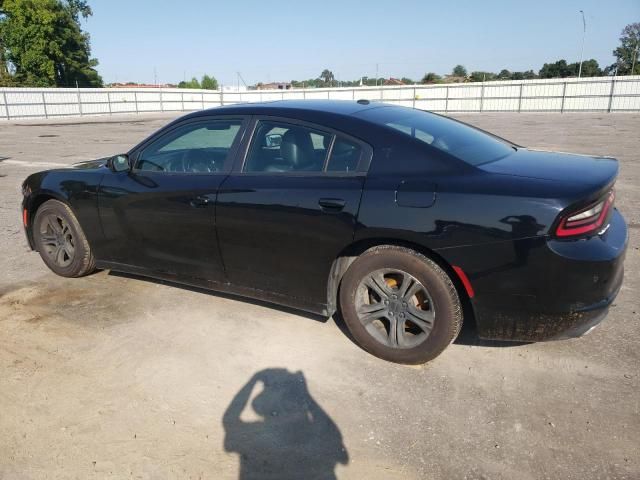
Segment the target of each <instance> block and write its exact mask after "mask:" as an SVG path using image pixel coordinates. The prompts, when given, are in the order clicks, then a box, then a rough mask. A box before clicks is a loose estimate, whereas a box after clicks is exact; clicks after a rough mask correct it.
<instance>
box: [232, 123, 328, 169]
mask: <svg viewBox="0 0 640 480" xmlns="http://www.w3.org/2000/svg"><path fill="white" fill-rule="evenodd" d="M331 137H332V135H331V134H328V133H324V132H320V131H317V130H313V129H311V128H307V127H303V126H300V125H291V124H287V123H282V122H271V121H260V122H258V125H257V126H256V130H255V134H254V135H253V140H252V142H251V146H250V147H249V152H248V154H247V158H246V160H245V164H244V168H243V171H244V172H272V173H283V172H321V171H322V169H323V167H324V163H325V160H326V157H327V149H328V147H329V144H330V143H331Z"/></svg>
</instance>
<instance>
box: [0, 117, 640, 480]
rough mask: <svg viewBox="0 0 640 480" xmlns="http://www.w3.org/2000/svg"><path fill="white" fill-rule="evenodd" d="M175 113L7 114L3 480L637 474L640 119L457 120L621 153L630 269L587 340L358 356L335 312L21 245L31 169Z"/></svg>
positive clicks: (568, 147)
mask: <svg viewBox="0 0 640 480" xmlns="http://www.w3.org/2000/svg"><path fill="white" fill-rule="evenodd" d="M169 118H170V117H168V116H166V115H165V116H156V117H124V118H116V117H113V118H111V119H105V118H94V119H92V123H77V122H78V120H75V121H66V122H63V123H59V124H54V123H52V122H34V121H31V122H26V121H25V122H14V123H12V124H7V123H0V225H1V227H2V228H0V246H1V248H2V255H0V478H2V479H10V478H82V479H86V478H129V477H131V478H223V479H226V478H229V479H234V478H253V477H251V475H252V474H254V473H255V472H256V470H257V471H261V472H263V473H264V472H265V471H267V472H268V463H264V462H274V463H276V464H279V465H287V466H289V467H290V468H291V471H292V475H291V478H327V476H328V475H330V474H331V473H332V472H334V471H335V473H336V475H337V476H338V477H339V478H349V479H361V478H380V479H394V478H430V479H441V478H442V479H450V478H468V479H476V478H477V479H480V478H488V479H502V478H504V479H538V478H542V479H558V478H563V479H579V480H583V479H605V478H607V479H630V480H631V479H638V478H640V460H639V457H638V447H639V439H640V403H639V402H640V400H639V399H640V395H639V389H638V387H639V384H640V377H639V374H640V372H639V365H640V348H639V344H640V341H639V339H638V320H639V318H640V315H639V312H640V295H638V292H639V289H640V274H639V273H638V272H639V271H640V252H639V250H638V248H639V245H640V235H639V230H638V226H639V225H640V159H639V158H638V152H640V136H639V135H638V133H639V132H640V115H637V114H611V115H607V114H565V115H559V114H474V115H464V116H460V118H463V119H464V120H466V121H468V122H471V123H473V124H476V125H478V126H480V127H483V128H486V129H488V130H491V131H493V132H495V133H497V134H499V135H502V136H504V137H506V138H509V139H511V140H513V141H515V142H516V143H520V144H523V145H528V146H535V147H541V148H548V149H558V150H565V151H575V152H582V153H593V154H606V155H613V156H616V157H618V158H619V159H620V161H621V166H622V169H621V175H620V179H619V181H618V183H617V191H618V198H617V200H616V201H617V204H618V206H619V208H620V209H621V210H622V212H623V214H624V215H625V216H626V218H627V221H628V222H629V223H630V230H629V231H630V245H629V251H628V256H627V262H626V268H627V276H626V280H625V284H624V286H623V289H622V291H621V293H620V296H619V297H618V300H617V301H616V304H615V305H614V307H613V308H612V310H611V313H610V315H609V318H608V319H607V320H606V321H605V323H603V324H602V325H601V326H600V327H599V328H597V329H596V330H595V331H594V332H593V333H592V334H591V335H589V336H587V337H584V338H581V339H575V340H568V341H562V342H552V343H540V344H531V345H519V346H518V345H515V346H504V345H495V344H485V343H482V342H479V341H476V340H474V338H473V335H472V334H471V333H470V332H466V333H465V334H464V335H463V338H462V340H459V341H458V342H457V343H456V344H454V345H452V346H451V347H450V348H449V349H448V350H447V351H446V352H445V353H444V354H443V355H442V356H441V357H440V358H438V359H437V360H436V361H434V362H432V363H430V364H428V365H425V366H420V367H406V366H399V365H394V364H391V363H386V362H383V361H381V360H378V359H376V358H374V357H371V356H369V355H367V354H366V353H364V352H363V351H361V350H360V349H358V348H357V347H356V346H355V345H354V344H353V343H351V342H350V341H349V340H348V339H347V338H346V337H345V335H343V333H342V332H341V331H340V329H339V328H338V327H337V326H336V324H335V323H334V321H333V320H329V321H321V319H317V318H310V317H307V316H301V315H299V314H297V313H295V312H290V311H283V310H280V309H274V308H271V307H269V306H266V305H261V304H256V303H246V302H243V301H240V300H238V299H236V298H231V297H226V296H219V295H215V294H210V293H206V292H202V291H196V290H190V289H184V288H179V287H175V286H168V285H163V284H159V283H155V282H152V281H147V280H142V279H136V278H128V277H123V276H117V275H114V274H109V272H100V273H98V274H95V275H92V276H90V277H87V278H83V279H77V280H68V279H62V278H58V277H56V276H54V275H53V274H52V273H50V272H49V271H48V270H47V269H46V268H45V266H44V264H43V263H42V262H41V261H40V258H39V257H38V255H37V254H36V253H31V252H29V251H28V250H27V247H26V244H25V242H24V240H23V234H22V231H21V227H20V217H19V211H18V208H19V207H18V205H19V195H20V193H19V186H20V183H21V181H22V180H23V178H24V177H25V176H27V175H28V174H29V173H31V172H35V171H37V170H38V169H42V168H43V167H46V166H47V165H48V164H70V163H72V162H75V161H79V160H83V159H89V158H95V157H99V156H104V155H107V154H114V153H118V152H122V151H125V150H126V149H127V148H128V147H130V146H131V145H133V144H134V143H136V142H137V141H139V140H140V139H142V138H143V137H144V136H145V135H146V134H148V133H151V132H152V131H153V130H155V129H156V128H158V127H159V126H161V125H162V124H164V123H165V122H166V121H167V120H168V119H169ZM507 345H508V344H507ZM241 474H242V475H244V476H241ZM267 478H268V477H267Z"/></svg>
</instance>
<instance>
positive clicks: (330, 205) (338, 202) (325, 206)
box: [318, 198, 346, 212]
mask: <svg viewBox="0 0 640 480" xmlns="http://www.w3.org/2000/svg"><path fill="white" fill-rule="evenodd" d="M345 203H346V202H345V201H344V200H343V199H341V198H321V199H320V200H318V205H320V208H322V210H325V211H328V212H339V211H341V210H342V209H343V208H344V206H345Z"/></svg>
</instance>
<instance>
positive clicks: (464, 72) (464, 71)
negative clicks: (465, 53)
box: [451, 65, 467, 77]
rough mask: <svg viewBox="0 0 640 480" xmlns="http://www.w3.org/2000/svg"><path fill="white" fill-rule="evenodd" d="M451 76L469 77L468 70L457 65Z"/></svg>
mask: <svg viewBox="0 0 640 480" xmlns="http://www.w3.org/2000/svg"><path fill="white" fill-rule="evenodd" d="M451 74H452V75H453V76H454V77H466V76H467V69H466V68H464V66H462V65H456V66H455V67H453V70H452V72H451Z"/></svg>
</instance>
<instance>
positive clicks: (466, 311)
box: [327, 238, 475, 325]
mask: <svg viewBox="0 0 640 480" xmlns="http://www.w3.org/2000/svg"><path fill="white" fill-rule="evenodd" d="M382 245H392V246H397V247H404V248H409V249H411V250H414V251H416V252H418V253H420V254H422V255H424V256H425V257H427V258H429V259H431V260H433V261H434V262H435V263H437V264H438V266H439V267H440V268H442V269H443V270H444V271H445V272H446V273H447V275H449V278H450V279H451V281H452V282H453V284H454V286H455V287H456V291H457V293H458V297H459V298H460V302H461V303H462V309H463V316H464V321H465V323H467V324H471V325H475V315H474V311H473V304H472V302H471V298H470V297H469V294H468V293H467V290H466V288H465V286H464V285H463V283H462V280H461V279H460V277H459V276H458V274H457V273H456V271H455V270H454V268H453V266H452V265H451V264H450V263H449V262H448V261H447V260H446V259H445V258H444V257H443V256H442V255H440V254H438V253H437V252H436V251H434V250H432V249H430V248H427V247H425V246H424V245H420V244H418V243H415V242H411V241H407V240H400V239H396V238H367V239H363V240H358V241H356V242H353V243H351V244H350V245H348V246H347V247H345V248H344V249H343V250H342V251H341V252H340V253H339V254H338V256H337V257H336V258H335V259H334V260H333V264H332V265H331V270H330V272H329V279H328V282H327V312H328V314H329V316H330V315H333V314H334V313H335V312H336V310H337V309H338V303H339V302H338V292H339V290H340V283H341V281H342V277H343V276H344V274H345V273H346V271H347V270H348V268H349V266H350V265H351V264H352V263H353V261H354V260H355V259H356V258H357V257H359V256H360V255H361V254H363V253H364V252H366V251H367V250H369V249H370V248H373V247H379V246H382Z"/></svg>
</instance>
